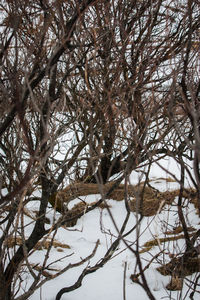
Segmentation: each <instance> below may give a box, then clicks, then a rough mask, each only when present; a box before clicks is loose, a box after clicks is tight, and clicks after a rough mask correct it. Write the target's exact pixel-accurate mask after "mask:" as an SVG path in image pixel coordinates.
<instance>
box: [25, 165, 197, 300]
mask: <svg viewBox="0 0 200 300" xmlns="http://www.w3.org/2000/svg"><path fill="white" fill-rule="evenodd" d="M161 165H162V166H163V168H161V167H160V166H161ZM166 170H170V173H173V174H174V176H176V177H178V176H179V169H178V166H177V165H176V163H175V162H174V161H172V160H171V159H168V160H162V161H161V162H159V165H158V164H157V163H154V164H153V166H152V169H151V172H150V178H151V185H152V186H154V187H156V188H157V189H159V190H160V191H166V190H173V189H177V188H179V184H178V183H177V182H170V181H167V180H165V179H166V178H168V177H172V176H170V175H169V174H167V173H166ZM172 171H173V172H172ZM138 180H139V181H141V173H139V172H133V173H132V174H131V176H130V182H131V183H132V184H135V183H136V182H138ZM99 197H100V195H89V196H87V197H81V198H82V199H83V200H84V201H86V202H88V203H91V202H93V201H96V200H98V199H99ZM79 201H80V200H75V201H73V202H72V203H70V205H71V206H73V205H74V204H75V203H76V202H79ZM107 203H108V204H109V206H110V213H111V214H112V216H113V218H114V222H115V224H116V226H117V228H116V227H115V226H114V224H113V221H112V220H111V218H110V213H109V211H108V210H107V209H103V210H102V209H100V208H96V209H95V210H93V211H91V212H89V213H87V214H86V215H84V216H83V217H82V218H80V219H79V220H78V222H77V224H76V225H75V226H74V227H70V228H63V227H62V228H60V229H58V231H57V233H56V236H55V239H56V240H57V241H59V242H62V243H64V244H68V245H70V249H61V248H59V247H58V248H54V247H53V248H52V250H51V252H50V254H49V258H48V263H51V262H53V261H57V262H56V263H55V264H53V265H52V266H51V267H52V268H56V269H63V268H64V267H65V266H67V265H68V264H69V263H76V262H78V261H80V260H81V259H82V258H84V257H86V256H88V255H89V254H90V253H91V252H92V251H93V249H94V247H95V244H96V242H97V240H98V239H99V240H100V245H99V247H98V249H97V252H96V254H95V256H94V257H93V258H91V259H90V261H89V266H94V264H96V263H97V262H98V261H99V260H100V259H101V258H102V257H103V256H104V255H105V253H106V251H107V250H108V248H109V247H110V245H111V243H112V242H113V241H114V240H115V238H116V237H117V231H118V230H120V229H121V226H122V224H123V222H124V219H125V216H126V209H125V204H124V202H123V201H120V202H117V201H114V200H112V199H109V200H107ZM185 209H186V210H185V215H186V216H187V222H188V226H194V227H195V228H199V218H198V216H197V214H196V213H195V208H194V206H193V205H192V204H189V205H188V207H187V208H185ZM54 217H56V218H57V217H59V214H57V213H56V214H55V213H54V211H52V209H50V212H49V219H50V220H51V222H52V221H53V218H54ZM136 220H137V216H136V214H135V213H131V216H130V219H129V221H128V224H127V227H126V230H125V232H127V231H128V230H129V229H131V228H132V227H133V226H134V225H135V224H136ZM29 221H30V220H29ZM27 224H28V221H27ZM178 224H179V223H178V215H177V208H176V206H174V209H173V210H172V209H171V210H169V209H168V207H167V206H166V207H165V209H164V210H162V211H161V212H160V213H159V214H157V215H156V216H153V217H145V218H144V219H143V220H142V222H141V225H140V228H139V230H138V231H133V232H131V234H129V235H128V236H127V237H126V238H125V242H126V243H128V245H131V248H132V249H136V241H137V237H138V236H139V246H140V247H141V248H140V250H141V249H142V246H143V245H144V243H145V242H147V241H149V240H151V239H153V238H154V237H155V236H156V237H157V238H160V237H164V235H163V233H164V232H166V231H167V230H170V229H172V227H174V226H176V225H178ZM48 226H50V225H47V227H48ZM26 230H27V232H29V230H28V229H26ZM184 246H185V245H184V241H183V239H180V240H176V241H173V242H172V243H170V242H166V243H164V244H161V243H160V244H159V245H158V246H154V247H152V249H150V250H149V251H148V252H144V253H142V254H141V259H142V264H143V267H144V266H146V265H147V264H148V263H149V261H150V260H151V259H152V257H153V256H154V255H156V254H157V253H158V252H159V251H164V252H165V259H166V258H167V257H168V254H170V253H173V254H174V253H177V252H178V251H183V250H184ZM61 251H62V252H61ZM45 253H46V250H40V251H36V252H34V253H33V254H32V255H31V257H30V259H29V260H30V262H31V263H39V262H42V259H43V258H44V256H45ZM66 255H67V256H68V257H65V256H66ZM69 255H70V256H69ZM163 257H164V256H162V255H161V256H160V258H159V259H160V260H162V258H163ZM62 258H63V259H62ZM58 260H60V261H58ZM165 262H166V261H165ZM87 264H88V262H87V263H86V264H84V265H81V266H79V267H76V268H72V269H70V270H69V271H67V272H66V273H64V274H62V275H61V276H59V277H57V278H55V279H53V280H50V281H47V282H46V283H45V284H44V285H43V286H42V287H41V288H40V289H38V290H37V291H36V292H35V293H34V294H33V295H32V296H31V297H30V300H38V299H41V300H53V299H55V297H56V294H57V293H58V292H59V290H60V289H62V288H64V287H68V286H70V285H73V284H74V283H75V282H76V280H77V279H78V277H79V275H80V274H81V271H82V270H83V269H84V267H86V265H87ZM125 266H126V271H125ZM135 266H136V258H135V255H134V253H133V252H132V251H131V250H130V249H127V247H126V245H125V243H124V242H121V243H120V245H119V249H117V251H116V252H115V253H114V255H113V258H112V259H111V260H110V261H109V262H108V263H107V264H105V265H104V267H103V268H100V269H99V270H97V271H96V272H94V273H91V274H89V275H87V276H86V277H85V278H84V280H83V282H82V286H81V287H80V288H78V289H77V290H74V291H73V292H70V293H67V294H64V295H63V296H62V300H80V299H87V300H94V299H98V300H103V299H106V300H108V299H109V300H122V299H126V300H130V299H137V300H146V299H148V296H147V294H146V292H145V291H144V289H143V288H142V287H141V286H140V285H139V284H138V283H133V282H132V280H131V279H130V276H131V275H132V274H134V273H137V272H138V269H137V270H135ZM158 266H159V262H158V261H156V259H155V261H154V262H152V264H151V265H150V266H149V268H148V269H147V270H146V271H145V276H146V280H147V283H148V285H149V287H150V289H151V292H152V294H153V295H154V297H155V299H179V297H180V291H173V292H171V291H168V290H167V289H166V285H167V284H168V283H169V282H170V277H169V276H163V275H161V274H160V273H159V272H158V271H157V270H156V268H157V267H158ZM124 272H125V275H126V276H125V291H124V290H123V284H124ZM194 276H195V274H194V275H192V277H194ZM188 278H190V277H188ZM30 282H31V280H30V277H29V276H28V275H26V284H27V285H29V284H30ZM187 290H188V287H187V285H186V284H185V281H184V286H183V290H182V297H183V298H184V297H185V298H184V299H190V298H189V294H190V293H189V294H187ZM123 293H125V296H124V295H123ZM193 299H199V296H198V294H197V293H196V294H195V295H194V298H193Z"/></svg>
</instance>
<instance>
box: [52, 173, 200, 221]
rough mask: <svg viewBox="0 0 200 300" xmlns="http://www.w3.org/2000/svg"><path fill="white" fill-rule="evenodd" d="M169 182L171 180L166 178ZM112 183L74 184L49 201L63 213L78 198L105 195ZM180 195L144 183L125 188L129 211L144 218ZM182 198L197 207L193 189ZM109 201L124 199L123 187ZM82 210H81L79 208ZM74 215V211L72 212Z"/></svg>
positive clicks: (116, 190) (121, 185)
mask: <svg viewBox="0 0 200 300" xmlns="http://www.w3.org/2000/svg"><path fill="white" fill-rule="evenodd" d="M168 180H169V181H173V179H171V178H168ZM112 185H113V182H109V183H107V184H105V185H101V186H99V185H98V184H95V183H80V182H79V183H74V184H71V185H69V186H67V187H66V188H65V189H63V190H60V191H58V192H57V193H56V194H55V195H52V196H51V197H50V199H49V202H50V203H51V205H52V206H53V207H54V208H55V209H56V210H57V211H59V212H60V213H63V212H64V211H65V209H64V206H67V205H68V203H69V202H70V201H71V200H73V199H75V198H78V197H80V196H87V195H91V194H99V193H100V194H102V195H105V194H106V193H107V192H108V191H109V189H110V188H111V187H112ZM179 193H180V190H179V189H177V190H173V191H166V192H159V191H158V190H156V189H154V188H152V187H150V186H147V185H146V186H145V187H144V183H140V184H139V185H135V186H132V185H129V186H128V188H127V194H128V197H129V198H130V199H131V200H130V201H129V204H130V210H131V211H133V212H137V213H140V214H143V215H144V216H153V215H155V214H156V213H158V212H160V211H161V209H162V208H163V207H164V206H165V205H166V204H168V205H170V204H172V202H173V201H174V199H175V197H177V196H178V195H179ZM183 197H185V198H187V199H189V200H190V201H191V202H192V203H194V205H195V206H196V207H197V196H196V191H195V190H194V189H185V190H184V192H183ZM109 198H110V199H114V200H116V201H122V200H123V199H124V198H125V186H124V184H120V185H119V186H118V187H117V188H116V189H115V190H114V191H113V192H112V193H111V194H110V195H109ZM81 209H82V208H81ZM72 213H74V211H73V212H72Z"/></svg>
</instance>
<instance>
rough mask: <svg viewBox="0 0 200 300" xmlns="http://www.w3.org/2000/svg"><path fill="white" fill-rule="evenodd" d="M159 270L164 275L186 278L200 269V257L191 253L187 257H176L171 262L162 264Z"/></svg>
mask: <svg viewBox="0 0 200 300" xmlns="http://www.w3.org/2000/svg"><path fill="white" fill-rule="evenodd" d="M157 270H158V271H159V272H160V273H161V274H162V275H171V276H178V277H179V278H184V277H185V276H189V275H192V274H193V273H196V272H199V271H200V258H199V257H198V256H195V257H192V256H190V255H188V256H185V257H184V256H181V257H174V258H172V259H171V261H170V262H169V263H167V264H165V265H162V266H161V267H159V268H157Z"/></svg>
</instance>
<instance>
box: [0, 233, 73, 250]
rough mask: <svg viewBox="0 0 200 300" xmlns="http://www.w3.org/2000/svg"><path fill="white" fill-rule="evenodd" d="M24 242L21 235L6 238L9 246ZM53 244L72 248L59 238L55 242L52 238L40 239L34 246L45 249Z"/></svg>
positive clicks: (37, 248) (55, 246)
mask: <svg viewBox="0 0 200 300" xmlns="http://www.w3.org/2000/svg"><path fill="white" fill-rule="evenodd" d="M22 243H23V240H22V237H20V236H16V237H13V236H10V237H9V238H7V240H6V246H7V247H8V248H13V247H15V246H21V245H22ZM51 245H52V246H53V247H54V248H57V247H60V248H64V249H70V246H69V245H67V244H63V243H61V242H59V241H57V240H54V241H53V242H52V241H51V240H50V239H46V240H43V241H39V242H38V243H37V244H36V246H35V247H34V249H35V250H43V249H49V247H50V246H51Z"/></svg>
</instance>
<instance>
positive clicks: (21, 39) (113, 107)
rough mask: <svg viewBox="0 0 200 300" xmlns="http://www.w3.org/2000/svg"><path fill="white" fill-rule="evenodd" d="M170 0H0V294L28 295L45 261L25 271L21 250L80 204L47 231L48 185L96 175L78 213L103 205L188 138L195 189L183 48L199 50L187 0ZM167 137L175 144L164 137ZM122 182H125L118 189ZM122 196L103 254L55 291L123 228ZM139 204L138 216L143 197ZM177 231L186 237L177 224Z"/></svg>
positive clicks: (188, 52)
mask: <svg viewBox="0 0 200 300" xmlns="http://www.w3.org/2000/svg"><path fill="white" fill-rule="evenodd" d="M179 2H180V1H175V2H174V1H173V2H170V1H159V0H156V1H124V0H117V1H103V0H102V1H97V0H83V1H78V0H70V1H54V2H52V3H49V2H48V1H43V0H40V1H39V0H38V1H20V2H17V1H3V2H2V4H1V5H0V11H1V20H0V22H1V23H0V25H1V31H0V39H1V49H0V64H1V67H0V86H1V89H0V111H1V116H0V120H1V124H0V136H1V140H0V149H1V158H0V164H1V174H0V175H1V202H0V205H1V206H0V208H1V216H2V218H1V222H0V224H1V238H0V245H1V247H0V249H1V250H0V261H1V263H0V274H1V275H0V276H1V277H0V299H2V300H3V299H7V300H9V299H21V300H22V299H27V298H28V297H29V296H30V295H31V294H32V293H33V292H34V290H35V289H37V288H39V287H40V286H41V285H42V284H43V283H44V282H45V281H47V280H50V277H48V278H47V277H45V279H43V277H44V272H47V270H48V266H47V261H46V258H45V259H44V263H43V267H42V268H40V269H39V271H38V270H32V271H31V266H30V263H29V259H28V258H29V255H30V254H31V252H32V250H33V249H34V248H35V247H36V245H37V244H38V242H39V241H41V240H42V239H47V237H48V236H49V234H50V233H52V232H56V230H58V228H59V227H60V226H61V225H63V224H64V223H66V224H69V223H70V222H71V221H73V220H74V219H77V217H80V216H81V215H82V214H83V211H81V212H80V213H79V214H78V215H77V216H75V217H74V216H73V215H72V213H71V212H70V211H68V209H67V208H66V209H65V208H62V210H61V212H62V213H61V215H60V218H59V220H55V222H54V223H53V224H51V225H52V226H50V228H48V229H46V225H45V222H46V221H47V217H48V205H49V203H51V204H52V205H53V206H54V208H55V209H56V202H57V195H58V189H59V190H61V189H63V188H64V187H65V186H66V185H67V184H69V183H71V182H77V181H79V182H81V183H82V184H88V183H93V184H97V185H98V190H99V192H100V193H101V195H102V199H101V200H100V201H99V202H98V203H95V204H94V205H93V206H91V207H90V208H87V209H86V210H85V211H86V212H87V211H89V210H92V209H94V208H95V207H96V206H97V205H99V204H100V203H102V202H103V201H104V200H105V199H106V197H107V196H109V195H110V194H111V193H112V191H113V190H114V189H115V188H117V187H118V186H119V184H120V182H121V181H122V180H123V179H125V180H126V182H127V184H128V177H129V175H130V173H131V171H132V170H135V169H138V168H139V167H140V166H141V164H144V163H145V164H147V165H149V167H150V166H151V163H152V162H153V161H154V160H156V159H157V157H158V155H163V156H166V155H171V156H173V157H175V158H176V159H177V160H178V161H179V162H180V163H181V162H182V160H181V159H182V156H184V155H186V154H185V153H186V150H187V149H188V147H190V146H191V143H192V141H193V140H194V139H195V141H196V147H195V149H193V148H192V150H195V166H196V173H195V174H196V175H195V176H196V177H195V178H196V187H197V188H198V186H199V185H198V184H199V183H198V181H199V174H198V161H199V158H198V157H199V156H198V147H197V145H198V143H199V138H198V137H199V132H198V130H196V128H198V122H199V115H198V103H196V102H195V101H196V99H197V98H198V94H199V86H200V85H199V82H197V84H196V83H194V84H195V87H196V92H195V98H194V97H192V96H191V99H193V102H191V101H190V99H189V98H188V97H189V96H188V90H189V86H188V84H187V80H189V77H187V76H188V74H190V76H193V73H192V72H193V70H194V66H193V65H192V64H193V63H194V62H196V60H195V59H194V58H193V59H192V60H191V59H190V56H193V52H194V53H195V56H196V57H197V55H198V54H197V53H198V51H197V48H198V47H199V44H198V33H199V31H198V28H199V23H200V20H199V17H198V15H197V12H196V8H197V6H198V3H197V2H195V1H194V2H193V3H192V4H191V3H190V1H188V3H183V4H182V5H181V6H180V7H179V4H180V3H179ZM188 8H189V12H188ZM194 37H197V41H196V40H194V39H193V38H194ZM189 70H190V72H191V73H188V72H189ZM195 70H196V69H195ZM195 76H196V74H195ZM180 77H182V79H181V81H180V82H179V84H177V82H178V80H179V78H180ZM191 92H192V91H191ZM191 95H194V93H192V94H191ZM177 97H178V99H177ZM180 99H181V100H180ZM182 100H183V101H182ZM177 101H179V102H178V103H180V101H182V102H183V103H182V102H181V103H180V104H181V105H182V106H183V109H184V110H185V111H186V116H185V114H184V116H183V120H180V119H178V120H177V116H176V115H174V114H173V112H174V110H173V108H174V107H177V106H176V105H177ZM194 104H195V105H194ZM191 105H193V106H192V107H194V108H193V110H192V113H191V110H190V108H191ZM187 117H189V118H188V120H189V121H190V122H191V125H190V126H189V127H187V126H186V125H184V126H185V127H184V128H187V131H186V132H185V133H184V135H183V134H181V131H180V130H181V126H180V124H182V123H181V122H184V124H186V123H185V118H187ZM191 128H193V129H194V128H195V134H193V131H192V129H191ZM173 134H174V136H175V137H174V144H173V143H171V141H170V138H171V136H172V135H173ZM177 142H180V145H179V147H178V148H177V147H176V145H177ZM114 176H115V177H114ZM113 178H114V179H113ZM111 179H112V180H115V182H114V183H113V184H111V185H110V186H109V189H107V190H105V188H104V184H105V183H107V182H108V181H109V180H111ZM147 181H148V172H147V176H146V182H147ZM181 186H184V184H183V182H181ZM198 189H199V188H198ZM38 190H40V193H39V196H38ZM127 191H128V190H127V187H126V185H124V194H125V195H126V193H127ZM75 196H76V194H75V193H74V195H73V197H75ZM73 197H72V198H73ZM126 198H127V199H125V200H126V202H127V216H125V221H124V224H123V226H122V228H121V229H120V230H118V237H117V238H116V241H115V242H114V243H113V244H112V245H111V247H110V249H109V250H108V252H107V253H105V256H104V257H103V258H102V262H101V263H100V264H97V265H95V266H93V267H91V268H90V269H89V268H87V269H85V270H84V271H83V273H82V274H81V275H80V278H79V280H78V281H77V282H76V283H75V285H74V286H73V287H70V288H66V289H64V290H63V291H61V292H60V294H58V295H57V299H60V297H61V295H62V294H63V293H64V292H68V291H71V290H73V289H74V288H77V287H79V286H80V284H81V281H82V279H83V278H84V276H86V275H87V274H89V273H90V272H94V271H95V270H98V268H100V267H102V266H103V265H104V264H105V263H106V262H107V261H108V259H109V258H110V257H111V256H112V253H113V251H114V250H115V249H116V248H117V245H118V243H119V242H120V240H122V239H124V237H125V236H126V235H127V234H128V233H125V229H126V224H127V221H128V218H129V215H130V209H128V196H127V197H126ZM180 198H181V195H180ZM35 200H38V203H39V204H38V213H37V215H35V216H33V217H32V220H33V224H34V226H33V227H32V232H31V234H30V235H29V236H26V234H25V230H24V226H23V224H24V216H25V215H26V214H28V213H29V212H28V210H27V207H28V205H29V203H31V202H32V201H35ZM180 201H181V200H180ZM57 204H58V203H57ZM57 210H59V209H58V205H57ZM138 213H140V218H139V221H138V222H140V220H141V219H142V218H143V215H144V212H143V206H142V201H141V202H140V205H139V208H138ZM29 217H30V216H29ZM111 217H112V216H111ZM180 217H181V215H180ZM182 220H183V218H182ZM113 222H114V219H113ZM183 222H184V221H183ZM133 230H135V228H133ZM185 235H186V241H188V243H189V242H191V240H188V239H187V231H185ZM11 238H12V239H13V240H14V241H16V245H17V241H18V240H19V238H20V243H19V245H18V246H16V245H15V247H14V248H13V251H10V248H9V246H8V242H9V241H10V239H11ZM53 239H54V236H53V237H51V242H50V244H49V246H48V247H47V256H48V255H49V253H50V250H51V247H52V243H53ZM97 246H98V242H97V245H96V247H95V248H94V251H93V252H92V253H91V254H90V255H88V257H86V258H85V259H83V260H82V261H80V262H78V263H77V264H74V265H73V264H71V265H67V266H66V268H64V269H63V270H62V272H64V271H67V270H68V269H69V268H72V267H76V266H78V265H80V264H83V263H85V261H86V260H88V259H89V258H90V257H91V256H92V255H94V254H95V251H96V248H97ZM132 250H133V249H132ZM133 252H134V254H135V255H136V257H137V261H138V265H139V269H140V271H141V273H142V279H143V286H144V288H145V290H146V291H147V294H148V296H149V298H150V299H154V297H153V295H152V294H151V291H150V289H149V287H148V285H147V283H146V281H145V276H144V272H142V267H141V262H140V257H139V255H138V251H137V249H136V250H133ZM47 256H46V257H47ZM23 262H24V263H25V265H26V268H28V269H29V271H31V275H32V277H33V279H34V283H33V284H32V285H31V286H30V287H29V288H28V290H27V291H25V292H24V295H23V296H19V295H18V290H17V285H16V277H18V276H19V275H20V274H21V272H23V267H22V263H23ZM62 272H58V273H57V274H56V275H55V276H58V275H60V274H61V273H62ZM55 276H54V277H55ZM54 277H52V278H54ZM18 282H19V281H18Z"/></svg>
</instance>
